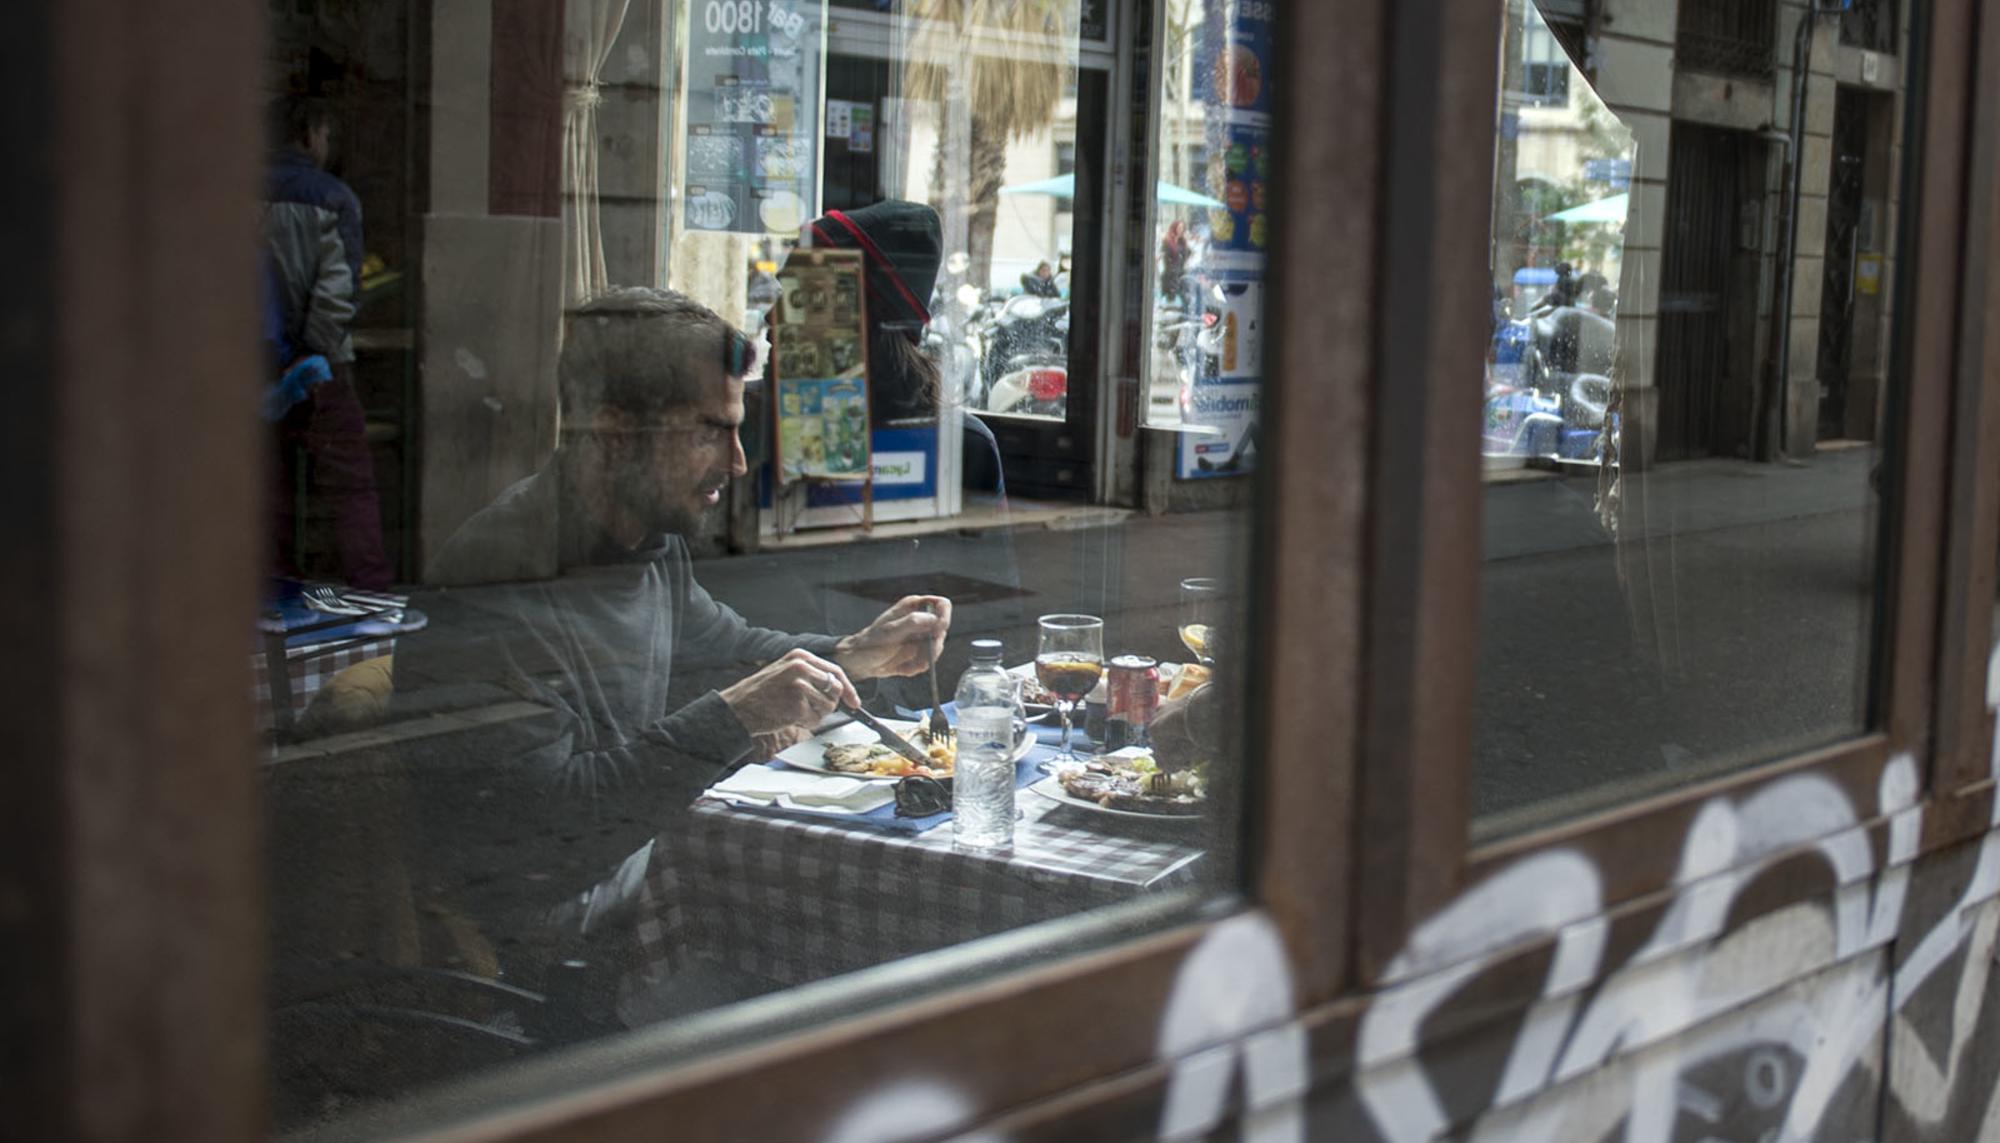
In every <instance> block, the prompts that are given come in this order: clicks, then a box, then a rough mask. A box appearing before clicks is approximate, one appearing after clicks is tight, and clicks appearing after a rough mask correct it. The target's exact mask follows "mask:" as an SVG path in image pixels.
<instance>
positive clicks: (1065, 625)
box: [1035, 615, 1104, 769]
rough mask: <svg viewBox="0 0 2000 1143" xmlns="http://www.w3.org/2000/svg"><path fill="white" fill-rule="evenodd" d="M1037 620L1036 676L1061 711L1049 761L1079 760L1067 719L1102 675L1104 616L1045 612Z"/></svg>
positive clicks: (1095, 685) (1052, 762)
mask: <svg viewBox="0 0 2000 1143" xmlns="http://www.w3.org/2000/svg"><path fill="white" fill-rule="evenodd" d="M1036 623H1037V625H1038V626H1039V627H1040V628H1041V638H1040V642H1039V643H1038V644H1037V645H1036V649H1035V678H1036V679H1037V680H1038V681H1040V682H1041V684H1042V686H1043V687H1045V688H1046V689H1047V690H1048V692H1049V693H1050V694H1052V695H1054V696H1055V700H1056V710H1057V711H1058V712H1059V713H1060V714H1061V715H1062V745H1061V746H1060V747H1059V748H1058V749H1057V751H1056V756H1055V757H1054V758H1052V759H1050V760H1049V761H1050V763H1051V764H1055V763H1063V762H1077V761H1081V759H1079V758H1078V757H1077V756H1076V752H1075V751H1074V750H1072V749H1070V744H1069V733H1070V720H1071V717H1072V716H1073V715H1074V714H1075V713H1076V708H1077V706H1078V705H1079V704H1081V703H1082V702H1083V700H1084V698H1085V697H1086V696H1087V695H1089V694H1090V692H1091V691H1092V690H1094V689H1096V687H1097V680H1099V679H1101V678H1103V677H1104V620H1102V619H1099V618H1097V617H1096V616H1094V615H1044V616H1042V617H1041V618H1040V619H1038V620H1036ZM1044 769H1047V767H1046V766H1045V767H1044Z"/></svg>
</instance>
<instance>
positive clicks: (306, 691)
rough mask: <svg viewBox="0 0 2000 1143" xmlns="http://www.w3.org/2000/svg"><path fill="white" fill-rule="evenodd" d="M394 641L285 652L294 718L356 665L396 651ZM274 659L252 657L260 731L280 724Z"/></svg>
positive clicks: (339, 643) (336, 644)
mask: <svg viewBox="0 0 2000 1143" xmlns="http://www.w3.org/2000/svg"><path fill="white" fill-rule="evenodd" d="M395 649H396V640H395V639H394V637H391V638H387V639H336V640H333V641H331V642H327V643H308V644H305V645H304V646H299V647H287V648H285V668H286V670H288V671H289V672H290V673H291V678H292V717H293V718H297V717H298V716H299V715H301V714H303V713H305V709H306V706H307V705H308V704H310V703H311V702H312V697H313V695H315V694H317V693H318V692H319V689H320V687H322V686H325V685H326V681H327V680H328V679H330V678H332V677H333V676H334V675H336V674H339V673H340V672H341V671H343V670H346V669H347V668H348V667H351V666H353V665H354V664H356V663H363V662H366V661H368V660H369V659H375V658H380V657H381V656H383V655H387V654H390V653H392V652H393V651H395ZM269 660H270V657H269V656H268V655H266V654H265V653H264V652H262V651H259V652H257V653H256V654H254V655H252V656H250V701H251V702H252V703H254V704H255V709H256V714H257V729H258V730H260V731H268V730H270V729H271V727H272V726H273V725H274V723H275V721H276V717H275V715H276V712H275V711H274V710H273V707H272V703H271V664H270V661H269Z"/></svg>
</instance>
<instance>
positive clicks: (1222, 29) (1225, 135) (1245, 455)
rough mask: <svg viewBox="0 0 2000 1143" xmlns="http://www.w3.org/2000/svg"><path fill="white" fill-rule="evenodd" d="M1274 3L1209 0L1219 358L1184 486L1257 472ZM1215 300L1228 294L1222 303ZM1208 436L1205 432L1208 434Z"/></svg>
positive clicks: (1195, 406)
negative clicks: (1217, 202)
mask: <svg viewBox="0 0 2000 1143" xmlns="http://www.w3.org/2000/svg"><path fill="white" fill-rule="evenodd" d="M1275 7H1276V0H1205V3H1204V4H1203V13H1202V15H1203V19H1202V26H1201V40H1200V42H1199V45H1198V47H1197V49H1196V52H1195V73H1194V74H1195V82H1196V83H1197V84H1199V85H1201V86H1200V91H1201V94H1202V97H1203V104H1204V111H1205V124H1206V127H1205V130H1206V132H1207V143H1208V148H1209V153H1210V154H1211V155H1218V156H1220V158H1221V161H1220V162H1211V163H1210V165H1209V172H1208V186H1207V191H1208V194H1209V195H1210V196H1211V197H1213V198H1216V199H1218V200H1220V201H1221V202H1222V206H1221V207H1218V208H1213V209H1211V210H1209V211H1208V218H1207V219H1206V221H1207V224H1208V230H1209V247H1208V256H1207V259H1206V270H1207V274H1206V281H1205V285H1208V286H1213V287H1215V290H1214V291H1209V290H1206V289H1205V290H1204V291H1203V296H1204V307H1205V309H1207V310H1208V311H1209V312H1211V313H1213V314H1214V315H1215V318H1216V321H1217V323H1218V324H1220V325H1221V327H1222V333H1223V338H1222V353H1221V360H1220V362H1218V365H1217V368H1216V369H1215V370H1214V371H1213V372H1208V371H1204V372H1203V373H1201V374H1199V375H1197V376H1196V378H1195V379H1194V381H1193V384H1192V391H1191V392H1190V393H1189V397H1188V405H1189V409H1188V419H1189V421H1191V422H1192V425H1193V426H1200V428H1199V429H1194V428H1191V431H1189V432H1186V433H1183V434H1182V435H1181V441H1180V458H1179V464H1178V465H1177V466H1176V467H1177V469H1178V472H1179V475H1180V476H1181V477H1183V478H1193V477H1208V476H1228V475H1236V474H1241V473H1246V472H1249V471H1250V470H1251V468H1252V467H1253V461H1254V458H1255V452H1256V443H1257V419H1258V408H1259V404H1260V402H1259V395H1260V393H1261V391H1262V382H1263V373H1264V353H1263V296H1264V267H1265V262H1266V254H1267V251H1268V248H1269V246H1270V242H1271V232H1270V224H1269V215H1268V213H1267V212H1266V205H1267V202H1266V198H1267V192H1266V187H1267V186H1268V184H1269V179H1270V173H1271V146H1272V134H1271V74H1270V72H1269V70H1268V68H1269V65H1270V61H1271V56H1272V52H1271V18H1272V14H1273V9H1274V8H1275ZM1215 293H1219V294H1220V295H1221V298H1220V300H1216V299H1215V297H1214V294H1215ZM1202 430H1206V431H1202Z"/></svg>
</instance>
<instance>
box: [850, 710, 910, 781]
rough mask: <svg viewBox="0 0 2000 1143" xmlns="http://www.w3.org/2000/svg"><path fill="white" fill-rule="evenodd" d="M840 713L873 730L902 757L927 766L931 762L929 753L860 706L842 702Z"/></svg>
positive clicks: (884, 743)
mask: <svg viewBox="0 0 2000 1143" xmlns="http://www.w3.org/2000/svg"><path fill="white" fill-rule="evenodd" d="M840 713H842V714H844V715H846V716H847V717H849V718H851V719H853V720H854V721H856V722H858V723H860V724H861V725H863V726H865V727H867V728H868V729H870V730H872V731H874V732H875V736H876V737H878V738H880V739H881V740H882V745H884V746H887V747H888V748H889V749H891V750H894V751H895V752H896V753H898V754H901V755H902V756H903V757H905V758H908V759H909V760H910V761H912V762H915V763H916V764H917V765H919V766H928V765H930V764H931V756H930V755H928V754H925V753H924V752H923V751H921V750H919V749H917V748H916V747H915V746H912V745H911V744H910V740H909V739H907V738H904V737H903V736H902V735H900V734H897V733H896V732H895V731H893V730H891V729H889V727H888V726H887V725H885V724H884V723H883V722H882V720H881V719H879V718H876V717H875V716H874V715H872V714H869V713H868V712H867V711H865V710H862V709H861V708H860V707H858V706H848V705H847V704H845V703H842V704H841V707H840Z"/></svg>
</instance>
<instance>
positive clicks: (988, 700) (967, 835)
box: [951, 639, 1021, 850]
mask: <svg viewBox="0 0 2000 1143" xmlns="http://www.w3.org/2000/svg"><path fill="white" fill-rule="evenodd" d="M1000 654H1001V650H1000V641H999V640H998V639H975V640H973V643H972V665H971V666H970V667H968V668H966V671H965V675H964V677H962V678H960V679H959V680H958V692H957V693H956V695H954V696H953V697H954V701H955V702H956V703H957V704H958V761H957V764H956V766H955V768H954V769H953V772H952V773H953V776H952V791H951V807H952V837H951V843H952V845H953V846H955V847H956V848H959V849H977V850H998V849H1010V848H1012V847H1013V845H1014V741H1015V734H1016V733H1017V731H1016V727H1017V726H1019V725H1021V723H1020V719H1021V681H1020V680H1019V679H1017V678H1015V677H1014V676H1012V675H1010V674H1008V673H1007V670H1006V668H1004V667H1002V666H1001V665H1000Z"/></svg>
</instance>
